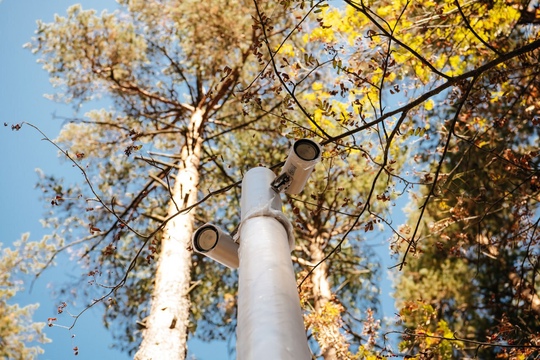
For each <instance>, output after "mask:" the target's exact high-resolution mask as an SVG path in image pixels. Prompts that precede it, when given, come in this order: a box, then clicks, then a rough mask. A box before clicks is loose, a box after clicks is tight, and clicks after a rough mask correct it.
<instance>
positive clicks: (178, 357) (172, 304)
mask: <svg viewBox="0 0 540 360" xmlns="http://www.w3.org/2000/svg"><path fill="white" fill-rule="evenodd" d="M202 124H203V111H202V110H201V109H196V110H195V111H194V112H193V114H192V116H191V119H190V124H189V128H188V134H187V135H186V142H185V144H184V145H183V146H182V150H181V161H180V163H179V169H178V172H177V175H176V180H175V183H174V186H173V188H172V189H171V193H172V194H171V195H172V198H171V201H170V204H169V210H168V217H167V218H171V217H172V219H171V220H170V221H169V222H168V223H167V225H166V227H165V228H164V230H163V238H162V239H161V252H160V254H159V258H158V260H157V261H158V262H157V270H156V275H155V283H154V289H153V293H152V300H151V308H150V315H149V316H148V318H147V322H146V329H145V330H144V331H143V339H142V343H141V345H140V347H139V350H138V351H137V353H136V354H135V359H136V360H162V359H167V360H183V359H184V358H185V356H186V351H187V344H186V341H187V325H188V317H189V308H190V302H189V299H188V297H187V290H188V288H189V282H190V267H191V252H190V251H189V250H188V248H189V244H190V241H191V235H192V233H193V223H194V215H193V211H188V212H186V213H182V214H179V215H176V216H175V214H177V213H178V212H179V211H180V210H182V209H184V208H186V207H188V206H191V205H193V204H194V203H196V201H197V186H198V183H199V163H200V155H201V145H202V138H201V137H200V136H199V133H200V129H201V126H202ZM173 216H174V217H173Z"/></svg>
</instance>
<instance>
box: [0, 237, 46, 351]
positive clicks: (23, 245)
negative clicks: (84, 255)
mask: <svg viewBox="0 0 540 360" xmlns="http://www.w3.org/2000/svg"><path fill="white" fill-rule="evenodd" d="M28 239H29V234H24V235H23V236H22V238H21V239H20V240H18V241H16V242H15V243H14V247H15V248H14V249H9V248H6V249H3V250H2V253H1V256H0V358H2V359H36V358H37V356H38V355H39V354H43V349H41V348H40V347H39V346H36V345H35V343H36V342H39V343H47V342H49V341H50V340H49V339H48V338H47V336H45V334H44V332H43V327H44V326H45V323H43V322H33V321H32V315H33V313H34V311H35V310H36V309H37V308H38V306H39V304H32V305H27V306H24V307H20V306H19V305H18V304H10V302H11V301H12V298H13V297H14V296H15V295H16V294H17V293H18V292H20V291H22V290H23V288H22V286H21V283H22V281H21V279H20V278H21V275H23V276H28V275H32V274H33V273H35V271H37V269H39V268H40V267H41V266H42V264H43V262H45V261H46V254H47V251H48V250H50V249H47V247H46V245H45V244H44V243H41V244H39V243H35V242H29V241H28Z"/></svg>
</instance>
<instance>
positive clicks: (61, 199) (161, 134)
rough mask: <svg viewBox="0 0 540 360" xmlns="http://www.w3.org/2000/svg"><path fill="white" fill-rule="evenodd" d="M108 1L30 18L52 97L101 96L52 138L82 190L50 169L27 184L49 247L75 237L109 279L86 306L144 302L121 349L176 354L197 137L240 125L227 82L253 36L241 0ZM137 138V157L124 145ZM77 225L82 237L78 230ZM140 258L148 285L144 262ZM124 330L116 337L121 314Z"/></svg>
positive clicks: (197, 189) (180, 350)
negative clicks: (52, 232) (44, 209)
mask: <svg viewBox="0 0 540 360" xmlns="http://www.w3.org/2000/svg"><path fill="white" fill-rule="evenodd" d="M121 4H122V5H124V7H125V10H126V11H125V12H123V13H114V14H109V13H106V12H104V13H102V14H101V15H100V16H98V15H96V14H95V12H94V11H89V10H83V9H82V8H81V7H80V6H73V7H71V8H70V9H69V10H68V13H67V16H66V17H60V16H57V17H56V19H55V21H54V22H53V23H50V24H44V23H40V24H39V26H38V31H37V37H36V38H35V40H34V42H33V44H32V45H31V46H32V48H33V51H34V52H36V53H38V54H39V55H40V62H42V63H43V64H44V67H45V69H46V70H47V71H48V72H49V74H50V77H51V80H52V81H53V83H55V84H56V85H59V86H60V87H61V89H62V91H64V93H62V94H59V95H60V96H59V97H60V98H61V99H63V100H66V101H73V102H75V103H76V104H79V103H82V102H87V101H90V100H93V99H95V98H96V95H97V94H103V95H104V96H106V97H108V98H109V99H110V100H111V101H112V103H113V105H114V110H110V111H107V110H97V111H91V112H89V113H88V114H87V116H86V117H85V118H83V119H71V121H70V122H69V123H68V124H66V126H65V127H64V128H63V130H62V132H61V134H60V136H59V137H58V139H56V140H55V141H54V143H55V144H56V145H57V146H58V147H59V148H60V149H61V151H62V154H63V155H64V156H66V157H67V158H68V159H69V160H71V161H74V162H75V163H76V164H77V166H78V167H79V169H80V170H82V171H83V174H84V176H85V178H86V180H87V185H88V188H89V189H87V190H86V191H85V190H83V189H78V188H76V187H68V188H66V187H65V186H63V185H61V183H60V182H59V180H58V179H55V178H54V177H44V178H43V182H42V184H41V186H42V188H43V189H44V191H45V193H46V196H49V197H50V198H52V201H51V204H52V205H53V206H57V207H59V211H58V214H60V215H61V218H62V220H61V221H56V224H57V226H58V229H59V231H60V232H62V235H63V236H61V237H59V242H58V243H57V244H56V246H57V250H58V251H61V250H64V249H66V248H68V247H72V246H76V245H78V244H84V245H85V248H83V252H82V254H81V255H82V258H83V259H85V261H88V263H89V265H88V266H89V272H88V275H89V276H91V277H93V278H94V279H95V280H96V281H94V282H93V283H95V284H97V285H98V286H99V287H101V288H103V287H104V286H105V287H106V288H107V289H111V290H110V291H106V295H103V293H102V294H101V296H100V297H99V298H98V301H95V302H93V303H92V304H91V305H93V304H94V303H97V302H99V301H102V300H105V299H108V302H109V306H110V307H112V308H113V309H115V310H119V309H121V308H123V309H124V310H123V311H125V312H126V313H128V314H129V313H133V312H135V313H136V312H139V311H140V305H141V303H142V304H146V303H148V301H150V303H151V309H150V311H149V313H148V316H147V317H144V316H141V320H143V319H142V318H144V321H141V322H140V323H141V325H142V327H143V341H142V344H141V346H140V347H139V350H138V351H137V354H136V355H135V357H136V358H138V359H148V358H168V359H173V358H178V359H181V358H184V356H185V351H186V346H185V341H186V336H187V327H188V324H189V321H188V316H189V306H190V303H189V299H188V294H189V292H190V280H191V277H190V267H191V252H190V251H189V244H190V239H191V234H192V232H193V227H194V222H195V211H191V210H192V209H193V208H194V207H195V205H196V204H197V203H198V201H199V199H200V198H199V196H201V194H203V193H204V190H206V189H209V188H210V187H211V185H209V181H207V182H205V181H203V180H202V179H201V178H200V171H201V168H202V166H204V165H205V164H203V163H202V162H201V159H202V158H203V153H204V152H205V151H206V152H208V151H210V149H212V148H213V146H214V144H215V143H216V140H212V141H208V143H207V144H206V146H207V149H205V150H203V143H204V141H205V140H207V139H209V138H210V137H211V136H212V135H213V134H215V133H218V132H223V131H224V130H227V129H230V128H233V129H234V128H241V127H242V126H247V125H249V123H246V122H244V121H243V116H244V115H242V113H243V112H244V113H245V112H246V111H247V107H246V105H242V103H241V101H240V100H241V99H239V98H234V97H233V90H234V87H235V86H237V85H239V84H241V83H243V82H244V81H245V80H243V79H244V78H245V77H246V74H249V73H250V71H252V70H251V69H250V61H251V60H250V61H248V59H250V58H251V53H252V51H253V48H254V42H255V41H256V40H257V33H256V31H255V30H254V29H252V27H251V20H250V17H249V14H247V13H245V12H244V11H243V8H244V5H245V4H244V3H242V2H223V3H216V2H213V3H200V2H197V1H190V2H175V1H170V2H166V3H160V4H157V3H155V4H148V3H146V2H141V1H123V2H121ZM68 44H69V45H68ZM253 91H255V92H258V93H259V94H260V95H262V94H264V91H265V89H264V88H263V87H257V88H254V90H253ZM261 101H265V100H264V99H263V100H261ZM255 115H256V114H255ZM148 145H149V147H150V148H151V149H150V150H149V152H148V154H149V155H150V156H149V157H147V156H135V155H136V154H137V153H138V151H139V150H140V149H141V147H142V146H148ZM64 147H65V148H67V149H68V150H63V149H64ZM131 159H133V161H131ZM103 160H105V161H103ZM209 161H213V162H215V166H214V167H213V169H214V170H213V171H218V172H220V171H223V172H225V170H224V169H223V168H221V167H220V166H221V165H220V164H219V163H218V162H217V161H216V159H211V160H209ZM206 165H208V163H207V164H206ZM203 189H204V190H203ZM86 194H88V195H86ZM74 199H75V201H74ZM76 199H81V200H79V201H77V200H76ZM93 203H97V204H96V205H95V206H94V205H93ZM85 213H86V214H85ZM50 220H51V221H55V220H54V219H50ZM84 228H86V229H87V231H89V232H90V235H88V236H84V237H81V232H80V230H81V229H84ZM127 230H129V232H128V231H127ZM72 236H73V237H72ZM158 254H159V255H158ZM154 257H157V260H156V261H157V264H156V265H155V266H156V267H155V271H156V274H155V282H154V280H153V278H154V277H153V276H152V275H150V274H151V273H149V271H148V269H149V268H152V267H153V260H154ZM146 262H148V263H150V265H148V264H145V263H146ZM102 275H105V277H106V278H107V281H105V282H103V281H102V280H101V279H99V278H100V277H101V276H102ZM149 275H150V276H149ZM146 289H151V291H152V298H151V299H149V298H148V295H147V294H146V293H145V290H146ZM109 316H110V318H111V319H114V318H116V317H117V316H118V313H114V312H109ZM126 328H127V335H126V336H127V341H128V342H129V341H130V340H131V339H132V337H133V330H131V329H133V323H132V324H131V329H130V327H129V326H127V327H126ZM128 346H129V345H128Z"/></svg>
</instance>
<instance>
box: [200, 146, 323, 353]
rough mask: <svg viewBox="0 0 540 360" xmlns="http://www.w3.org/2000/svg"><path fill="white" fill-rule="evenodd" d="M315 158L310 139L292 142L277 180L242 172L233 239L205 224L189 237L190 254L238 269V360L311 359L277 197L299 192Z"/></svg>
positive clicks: (290, 242) (289, 237)
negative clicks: (240, 193)
mask: <svg viewBox="0 0 540 360" xmlns="http://www.w3.org/2000/svg"><path fill="white" fill-rule="evenodd" d="M321 157H322V149H321V147H320V146H319V144H317V143H316V142H314V141H313V140H310V139H300V140H298V141H296V142H295V143H294V145H293V147H292V148H291V151H290V152H289V156H288V157H287V161H285V164H284V165H283V168H282V170H281V174H280V175H279V176H278V177H276V175H275V174H274V173H273V172H272V170H270V169H267V168H264V167H257V168H254V169H251V170H249V171H248V172H247V173H246V174H245V176H244V179H243V180H242V198H241V204H240V207H241V221H240V227H239V230H238V235H239V238H236V239H233V238H232V237H231V236H230V235H229V234H227V233H225V232H224V231H222V230H221V229H220V228H219V227H217V226H215V225H213V224H210V223H207V224H205V225H203V226H201V227H200V228H199V229H198V230H197V231H196V232H195V233H194V235H193V249H194V250H195V251H197V252H199V253H201V254H204V255H206V256H208V257H210V258H212V259H214V260H215V261H217V262H220V263H222V264H223V265H225V266H228V267H229V268H231V269H236V268H238V269H239V277H238V321H237V327H236V335H237V344H236V352H237V359H238V360H252V359H257V360H276V359H279V360H307V359H311V352H310V350H309V346H308V343H307V336H306V331H305V328H304V321H303V317H302V309H301V308H300V299H299V296H298V291H297V289H296V279H295V276H294V269H293V265H292V261H291V251H292V250H293V249H294V235H293V228H292V225H291V222H290V221H289V219H288V218H287V217H286V216H285V215H283V212H282V211H281V206H282V203H281V198H280V193H282V192H285V193H287V194H298V193H300V192H301V191H302V190H303V189H304V186H305V185H306V182H307V180H308V178H309V176H310V174H311V172H312V171H313V168H314V167H315V165H316V164H317V163H318V162H319V161H320V160H321ZM238 243H239V244H240V245H238Z"/></svg>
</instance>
